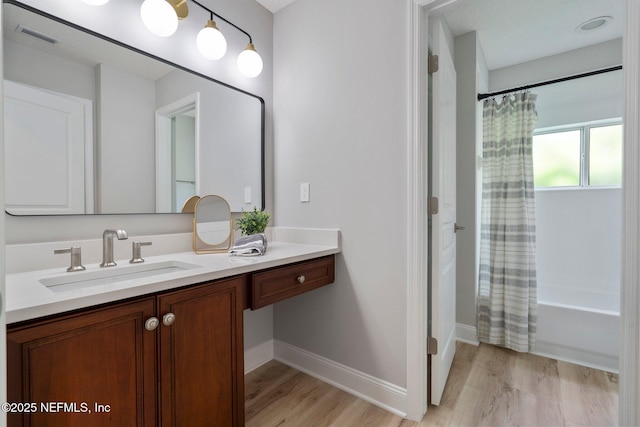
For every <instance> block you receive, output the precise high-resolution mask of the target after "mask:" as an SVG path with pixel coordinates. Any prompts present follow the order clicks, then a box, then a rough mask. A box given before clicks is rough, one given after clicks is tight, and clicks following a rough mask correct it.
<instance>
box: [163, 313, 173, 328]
mask: <svg viewBox="0 0 640 427" xmlns="http://www.w3.org/2000/svg"><path fill="white" fill-rule="evenodd" d="M175 321H176V315H175V314H173V313H167V314H165V315H164V316H162V324H163V325H164V326H171V325H173V322H175Z"/></svg>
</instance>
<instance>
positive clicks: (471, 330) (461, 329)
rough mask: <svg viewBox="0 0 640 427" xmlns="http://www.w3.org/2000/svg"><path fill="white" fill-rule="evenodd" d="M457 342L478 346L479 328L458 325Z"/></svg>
mask: <svg viewBox="0 0 640 427" xmlns="http://www.w3.org/2000/svg"><path fill="white" fill-rule="evenodd" d="M456 340H457V341H461V342H465V343H467V344H471V345H475V346H478V345H480V343H479V342H478V338H477V328H476V327H475V326H469V325H464V324H462V323H456Z"/></svg>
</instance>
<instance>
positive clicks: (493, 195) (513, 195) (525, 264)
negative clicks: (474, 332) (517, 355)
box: [477, 93, 537, 352]
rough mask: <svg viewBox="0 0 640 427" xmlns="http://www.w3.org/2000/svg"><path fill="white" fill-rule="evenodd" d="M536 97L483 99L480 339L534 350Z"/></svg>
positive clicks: (478, 304) (517, 96)
mask: <svg viewBox="0 0 640 427" xmlns="http://www.w3.org/2000/svg"><path fill="white" fill-rule="evenodd" d="M535 100H536V95H534V94H531V93H519V94H516V95H515V96H505V97H504V98H503V99H502V102H497V101H496V100H495V99H488V100H485V101H484V108H483V163H482V165H483V172H482V211H481V225H480V234H481V236H480V272H479V285H478V288H479V289H478V298H477V326H478V340H479V341H481V342H486V343H489V344H495V345H499V346H502V347H506V348H510V349H512V350H516V351H520V352H528V351H531V350H533V347H534V345H535V332H536V321H537V315H536V311H537V297H536V258H535V255H536V223H535V199H534V187H533V160H532V139H533V136H532V135H533V129H534V127H535V123H536V119H537V115H536V110H535Z"/></svg>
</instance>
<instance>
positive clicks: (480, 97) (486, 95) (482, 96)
mask: <svg viewBox="0 0 640 427" xmlns="http://www.w3.org/2000/svg"><path fill="white" fill-rule="evenodd" d="M617 70H622V65H617V66H615V67H609V68H603V69H601V70H595V71H589V72H588V73H582V74H575V75H573V76H568V77H562V78H559V79H553V80H547V81H546V82H540V83H533V84H530V85H526V86H520V87H516V88H513V89H505V90H500V91H498V92H491V93H479V94H478V101H482V100H483V99H485V98H491V97H492V96H498V95H504V94H506V93H512V92H518V91H521V90H527V89H531V88H534V87H538V86H545V85H550V84H553V83H560V82H566V81H568V80H575V79H581V78H583V77H589V76H595V75H597V74H603V73H608V72H610V71H617Z"/></svg>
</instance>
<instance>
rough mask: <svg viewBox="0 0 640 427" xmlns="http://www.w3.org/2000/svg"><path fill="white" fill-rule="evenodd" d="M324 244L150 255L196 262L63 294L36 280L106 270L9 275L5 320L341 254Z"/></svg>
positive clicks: (90, 267)
mask: <svg viewBox="0 0 640 427" xmlns="http://www.w3.org/2000/svg"><path fill="white" fill-rule="evenodd" d="M294 240H295V239H294ZM326 243H327V242H323V244H320V245H318V244H304V243H288V242H281V241H275V242H271V241H270V242H269V246H268V249H267V252H266V253H265V255H263V256H256V257H231V256H229V255H228V254H227V253H220V254H207V255H196V254H195V253H193V252H181V253H175V254H165V255H157V256H149V257H145V264H146V265H149V264H152V263H158V262H164V261H178V262H183V263H187V264H194V265H196V266H197V267H194V268H191V269H188V270H181V271H176V272H170V273H165V274H161V275H155V276H149V277H142V278H136V279H128V280H121V281H116V282H112V283H107V284H100V285H95V286H89V287H85V288H80V289H74V290H68V291H62V292H54V291H52V290H51V289H49V288H48V287H46V286H45V285H43V284H42V283H41V282H40V280H41V279H44V278H58V277H64V276H73V275H79V274H85V273H88V272H96V271H101V270H104V268H101V267H99V264H97V263H96V264H85V267H86V270H85V271H83V272H72V273H68V272H66V271H65V268H62V267H59V268H55V269H44V270H36V271H27V272H20V273H14V274H8V275H7V276H6V293H5V295H6V320H7V324H10V323H15V322H20V321H24V320H29V319H35V318H38V317H42V316H48V315H52V314H57V313H62V312H65V311H69V310H75V309H79V308H85V307H90V306H93V305H98V304H103V303H108V302H113V301H118V300H121V299H126V298H131V297H136V296H141V295H147V294H152V293H156V292H160V291H165V290H168V289H174V288H178V287H181V286H186V285H191V284H195V283H201V282H206V281H210V280H215V279H220V278H224V277H230V276H235V275H238V274H243V273H249V272H252V271H256V270H263V269H267V268H271V267H278V266H281V265H286V264H291V263H295V262H298V261H305V260H309V259H313V258H318V257H321V256H325V255H332V254H336V253H339V252H340V245H339V243H338V239H336V243H335V244H333V243H331V244H326ZM116 262H117V263H118V265H117V266H115V267H106V268H108V269H109V270H110V271H115V269H123V271H124V269H126V268H128V267H131V266H132V264H129V262H128V259H124V260H116ZM112 269H114V270H112Z"/></svg>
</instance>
